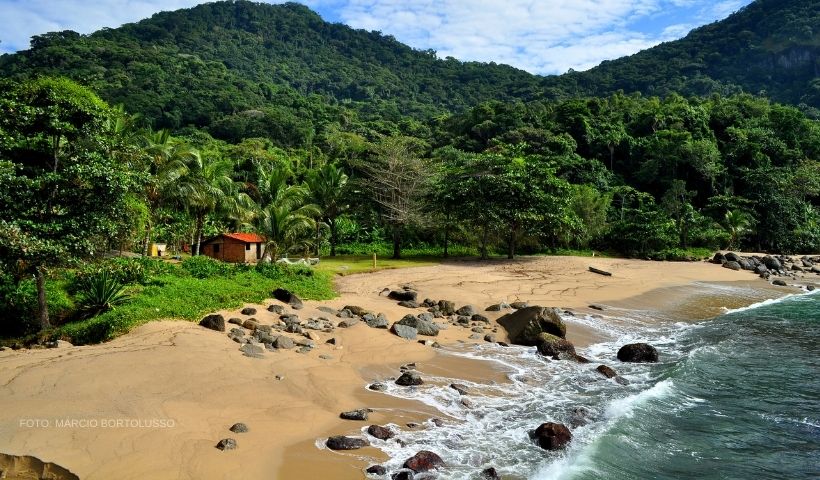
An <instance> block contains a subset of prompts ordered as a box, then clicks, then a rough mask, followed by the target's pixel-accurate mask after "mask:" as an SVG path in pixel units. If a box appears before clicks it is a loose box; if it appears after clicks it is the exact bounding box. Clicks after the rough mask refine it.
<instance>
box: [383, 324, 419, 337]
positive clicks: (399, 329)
mask: <svg viewBox="0 0 820 480" xmlns="http://www.w3.org/2000/svg"><path fill="white" fill-rule="evenodd" d="M390 331H391V332H393V334H394V335H396V336H397V337H401V338H403V339H405V340H415V339H416V337H417V336H418V333H419V332H418V330H416V329H415V328H414V327H410V326H407V325H402V324H400V323H394V324H393V326H391V327H390Z"/></svg>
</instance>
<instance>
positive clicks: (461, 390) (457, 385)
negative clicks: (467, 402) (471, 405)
mask: <svg viewBox="0 0 820 480" xmlns="http://www.w3.org/2000/svg"><path fill="white" fill-rule="evenodd" d="M450 388H452V389H453V390H455V391H457V392H458V393H459V395H467V393H469V389H468V388H467V385H462V384H460V383H451V384H450Z"/></svg>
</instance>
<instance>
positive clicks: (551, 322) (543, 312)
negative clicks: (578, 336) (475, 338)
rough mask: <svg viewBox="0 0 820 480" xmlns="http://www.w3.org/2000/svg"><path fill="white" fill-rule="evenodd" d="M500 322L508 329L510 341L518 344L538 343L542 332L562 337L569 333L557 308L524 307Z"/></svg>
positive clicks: (504, 317) (502, 318) (499, 321)
mask: <svg viewBox="0 0 820 480" xmlns="http://www.w3.org/2000/svg"><path fill="white" fill-rule="evenodd" d="M498 323H499V324H500V325H501V326H502V327H504V330H506V331H507V336H508V337H509V338H510V341H511V342H512V343H515V344H517V345H525V346H534V345H538V341H539V335H540V334H541V333H550V334H552V335H555V336H556V337H560V338H565V337H566V333H567V327H566V325H564V321H563V320H562V319H561V315H560V310H559V309H557V308H546V307H537V306H536V307H527V308H522V309H520V310H518V311H516V312H514V313H508V314H507V315H504V316H503V317H501V318H499V319H498Z"/></svg>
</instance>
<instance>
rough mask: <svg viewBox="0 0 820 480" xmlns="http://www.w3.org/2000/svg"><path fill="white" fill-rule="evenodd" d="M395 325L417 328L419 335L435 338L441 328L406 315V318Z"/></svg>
mask: <svg viewBox="0 0 820 480" xmlns="http://www.w3.org/2000/svg"><path fill="white" fill-rule="evenodd" d="M395 325H404V326H406V327H412V328H415V329H416V333H417V334H419V335H425V336H428V337H435V336H436V335H438V332H439V328H438V326H436V324H435V323H433V322H431V321H428V320H425V319H424V318H419V317H416V316H413V315H405V316H404V318H402V319H401V320H399V321H398V322H396V323H395V324H394V326H395Z"/></svg>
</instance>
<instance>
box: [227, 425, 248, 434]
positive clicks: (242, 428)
mask: <svg viewBox="0 0 820 480" xmlns="http://www.w3.org/2000/svg"><path fill="white" fill-rule="evenodd" d="M229 430H230V431H232V432H233V433H247V432H248V426H247V425H245V424H244V423H234V424H233V425H231V428H230V429H229Z"/></svg>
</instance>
